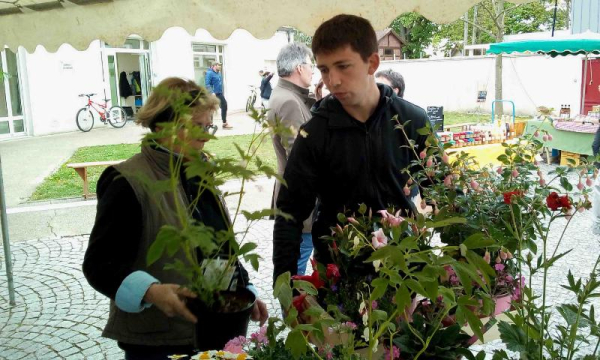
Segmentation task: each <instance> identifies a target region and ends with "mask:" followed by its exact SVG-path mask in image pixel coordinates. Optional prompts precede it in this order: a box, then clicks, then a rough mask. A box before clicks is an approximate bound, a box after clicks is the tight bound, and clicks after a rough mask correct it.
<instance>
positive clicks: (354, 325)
mask: <svg viewBox="0 0 600 360" xmlns="http://www.w3.org/2000/svg"><path fill="white" fill-rule="evenodd" d="M342 326H344V327H347V328H348V329H350V330H356V328H357V327H358V326H356V324H355V323H353V322H352V321H347V322H345V323H343V324H342Z"/></svg>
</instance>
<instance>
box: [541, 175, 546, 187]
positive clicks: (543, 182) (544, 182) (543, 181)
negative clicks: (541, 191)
mask: <svg viewBox="0 0 600 360" xmlns="http://www.w3.org/2000/svg"><path fill="white" fill-rule="evenodd" d="M545 185H546V180H544V178H543V177H540V186H545Z"/></svg>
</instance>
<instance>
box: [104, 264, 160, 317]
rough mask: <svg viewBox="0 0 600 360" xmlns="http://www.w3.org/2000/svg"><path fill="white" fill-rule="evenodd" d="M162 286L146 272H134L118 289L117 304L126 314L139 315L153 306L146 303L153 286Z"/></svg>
mask: <svg viewBox="0 0 600 360" xmlns="http://www.w3.org/2000/svg"><path fill="white" fill-rule="evenodd" d="M157 283H158V284H160V281H158V280H157V279H156V278H155V277H153V276H152V275H150V274H148V273H147V272H144V271H139V270H138V271H134V272H132V273H131V274H129V275H128V276H127V277H126V278H125V279H124V280H123V282H122V283H121V286H119V289H117V295H116V296H115V304H116V305H117V307H118V308H119V309H121V310H123V311H125V312H129V313H139V312H141V311H142V310H144V309H146V308H149V307H150V306H152V304H149V303H145V302H144V295H146V291H148V288H149V287H150V285H152V284H157Z"/></svg>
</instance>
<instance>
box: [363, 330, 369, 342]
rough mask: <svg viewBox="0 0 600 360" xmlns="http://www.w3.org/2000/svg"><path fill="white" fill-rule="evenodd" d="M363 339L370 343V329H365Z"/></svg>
mask: <svg viewBox="0 0 600 360" xmlns="http://www.w3.org/2000/svg"><path fill="white" fill-rule="evenodd" d="M362 338H363V339H365V341H369V328H365V331H363V334H362Z"/></svg>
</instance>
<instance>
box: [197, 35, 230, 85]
mask: <svg viewBox="0 0 600 360" xmlns="http://www.w3.org/2000/svg"><path fill="white" fill-rule="evenodd" d="M223 50H224V49H223V46H222V45H212V44H199V43H193V44H192V51H193V53H194V78H195V80H196V84H198V85H200V86H205V85H204V79H205V78H206V71H208V69H209V68H210V65H211V64H212V62H213V61H218V62H220V63H221V64H223ZM223 69H224V67H221V71H224V70H223ZM223 78H225V73H223Z"/></svg>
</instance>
